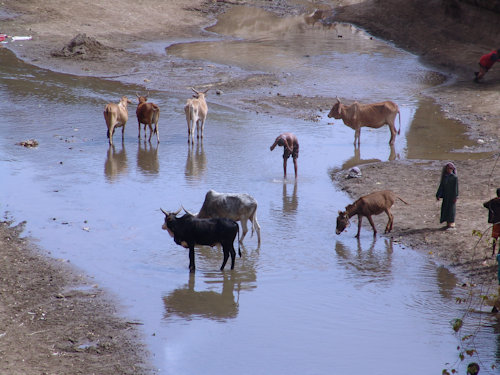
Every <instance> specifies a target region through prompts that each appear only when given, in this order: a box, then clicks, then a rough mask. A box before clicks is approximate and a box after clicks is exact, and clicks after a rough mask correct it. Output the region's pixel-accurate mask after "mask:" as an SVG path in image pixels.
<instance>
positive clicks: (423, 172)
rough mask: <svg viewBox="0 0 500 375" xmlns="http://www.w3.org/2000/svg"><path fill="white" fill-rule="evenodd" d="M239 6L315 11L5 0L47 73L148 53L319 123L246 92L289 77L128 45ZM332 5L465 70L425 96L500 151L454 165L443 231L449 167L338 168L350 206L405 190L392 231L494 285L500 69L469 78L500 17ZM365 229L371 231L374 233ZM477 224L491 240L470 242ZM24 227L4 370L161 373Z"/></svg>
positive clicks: (248, 101) (26, 51)
mask: <svg viewBox="0 0 500 375" xmlns="http://www.w3.org/2000/svg"><path fill="white" fill-rule="evenodd" d="M242 3H245V4H248V5H252V6H260V7H264V8H266V9H270V10H271V11H273V12H275V13H276V14H278V15H284V14H288V15H289V14H294V15H300V14H305V13H306V12H310V11H312V9H313V6H312V5H310V6H307V7H306V6H301V7H299V6H297V5H295V3H294V2H287V1H279V0H278V1H264V0H255V1H247V2H242V1H236V0H235V1H230V0H227V1H224V0H213V1H203V0H170V1H161V0H150V1H141V0H107V1H100V0H80V1H77V2H67V1H63V0H44V1H33V0H4V1H3V2H2V7H1V8H0V9H1V10H0V20H1V21H2V30H0V32H4V33H7V34H9V35H33V40H31V41H29V43H28V42H22V43H21V42H15V43H11V44H9V46H8V48H11V49H12V50H13V51H15V52H16V54H17V55H18V56H19V57H20V58H22V59H24V60H26V61H27V62H31V63H33V64H35V65H38V66H40V67H45V68H50V69H53V70H56V71H61V72H67V73H73V74H80V75H92V76H98V77H112V76H122V77H123V76H130V77H134V75H137V77H139V74H138V73H140V72H139V66H141V68H140V69H143V66H142V65H140V63H141V62H143V61H144V60H147V61H148V63H149V64H150V66H155V68H156V69H161V68H167V67H168V68H169V69H172V68H173V67H175V68H176V69H178V70H179V71H180V72H181V73H180V74H178V75H179V76H183V74H184V73H185V74H184V77H186V78H185V79H183V80H182V81H172V82H169V87H170V88H171V89H172V90H181V89H182V90H186V88H187V87H190V86H197V87H213V88H214V89H220V90H223V91H226V92H231V94H232V95H231V97H232V98H233V99H232V100H234V101H235V104H236V105H239V106H240V107H241V108H244V109H252V110H263V111H265V110H266V106H269V105H273V106H274V110H277V111H278V112H280V113H283V114H287V115H291V116H296V117H300V118H309V119H314V118H315V116H317V115H318V112H319V111H320V109H323V110H325V109H326V108H328V106H329V105H331V103H332V100H333V98H322V97H314V98H304V97H301V96H296V97H283V96H273V97H267V96H266V94H265V93H266V92H267V91H268V90H255V94H254V96H253V97H251V98H248V92H244V91H245V90H244V89H245V88H247V87H248V86H249V85H251V86H252V87H254V88H259V87H261V88H264V87H269V85H270V84H273V83H275V82H279V77H275V76H273V75H245V74H240V73H238V74H237V73H235V72H225V71H224V72H223V71H214V70H213V69H216V68H213V67H212V68H211V69H212V70H211V74H206V71H205V72H204V73H203V67H202V68H201V69H200V67H199V63H192V64H190V63H186V62H184V63H183V64H182V65H181V64H177V62H176V61H175V60H169V61H162V57H160V56H158V55H155V54H149V55H147V56H145V55H144V54H138V53H137V52H131V50H130V48H132V47H134V46H137V45H139V44H141V43H145V42H148V41H155V40H175V39H179V38H189V37H197V38H200V37H204V36H206V33H205V32H204V31H203V30H202V28H203V27H205V26H207V25H210V24H212V23H213V22H214V19H215V17H216V15H217V14H218V13H219V12H222V11H224V10H225V9H226V8H227V7H229V6H232V5H233V4H242ZM316 6H318V7H325V8H326V7H327V6H326V5H324V4H322V5H321V4H320V5H318V4H316ZM335 11H336V20H338V21H341V22H351V23H354V24H356V25H358V26H360V27H362V28H365V29H366V30H368V31H369V32H371V33H372V34H373V35H375V36H378V37H382V38H384V39H387V40H391V41H392V42H393V43H395V44H396V45H397V46H399V47H401V48H403V49H406V50H408V51H411V52H413V53H415V54H417V55H419V56H421V58H422V60H423V61H424V62H425V63H426V64H429V65H431V66H434V67H435V69H436V70H440V71H442V72H445V73H447V74H450V75H451V74H454V75H456V77H457V79H456V80H455V81H453V82H452V83H449V84H446V85H441V86H438V87H435V88H434V89H432V90H430V91H429V92H426V93H425V94H426V95H429V96H431V97H433V98H434V99H435V100H436V101H437V102H438V103H439V104H441V105H442V107H443V110H444V111H445V113H447V115H448V116H450V117H452V118H455V119H459V120H460V121H462V122H463V123H465V124H466V125H467V127H468V130H469V133H470V135H471V137H473V138H475V139H480V142H479V143H478V147H477V151H487V152H490V153H491V155H492V156H490V157H488V158H485V159H481V160H466V161H455V164H456V166H457V168H458V176H459V184H460V197H459V200H458V204H457V229H456V230H455V231H444V230H442V229H441V227H442V226H441V225H440V224H439V204H438V203H437V202H436V200H435V192H436V189H437V185H438V183H439V176H440V171H441V167H442V164H443V162H435V161H426V160H419V161H413V162H409V161H389V162H380V163H374V164H368V165H363V166H361V170H362V174H363V177H362V178H360V179H346V178H345V175H346V172H345V171H340V172H335V173H333V172H332V178H334V179H335V181H336V182H337V183H338V186H339V187H340V188H341V189H343V190H345V191H347V192H348V193H349V194H350V195H351V196H352V198H353V200H354V199H356V198H358V197H359V196H361V195H364V194H366V193H369V192H372V191H375V190H381V189H391V190H393V191H395V192H396V193H397V194H398V195H399V196H401V197H402V198H403V199H404V200H406V201H407V202H408V203H410V206H406V205H404V204H402V203H397V204H396V205H395V207H394V209H393V213H394V215H395V224H394V229H393V232H392V234H391V236H392V237H393V238H394V239H395V240H396V241H399V242H401V243H402V244H404V245H406V246H410V247H412V248H415V249H421V250H422V251H425V252H426V253H428V255H429V256H431V257H433V258H435V259H436V261H438V262H443V263H445V264H448V265H449V266H450V267H452V269H455V270H456V271H457V272H460V274H462V275H463V277H464V280H470V281H472V282H475V283H483V284H486V285H488V286H491V287H493V289H495V288H494V287H495V286H496V284H497V280H496V262H495V261H494V260H493V259H492V258H491V256H490V255H491V250H490V244H488V243H487V240H488V238H489V233H490V232H489V231H490V229H489V227H488V224H487V220H486V218H487V212H486V210H485V209H484V208H483V207H482V202H484V201H486V200H488V199H490V198H492V197H493V195H494V191H495V189H496V188H497V187H500V172H499V170H500V165H499V161H498V159H499V156H500V153H499V147H498V144H499V143H498V141H499V138H500V131H499V123H500V106H499V105H498V103H499V101H500V90H499V88H500V66H495V67H494V68H493V69H492V70H491V72H489V73H488V74H487V75H486V79H485V82H484V83H481V84H474V83H473V82H472V78H473V75H472V72H473V71H474V70H476V67H477V61H478V59H479V57H480V56H481V55H482V54H483V53H485V52H488V51H490V50H491V49H493V48H498V47H500V46H498V45H496V44H495V43H497V42H498V41H497V40H496V37H497V36H498V35H499V34H500V23H499V22H497V21H498V17H500V15H498V14H495V13H492V12H489V11H486V10H479V9H478V8H475V7H473V6H469V5H466V4H463V3H460V2H457V1H454V0H443V1H441V0H429V1H427V2H425V6H422V2H421V1H418V0H386V1H383V2H382V1H378V0H371V1H360V0H339V2H338V6H337V7H336V9H335ZM81 33H85V34H86V35H87V37H89V38H93V39H85V43H84V45H83V47H80V48H79V49H78V48H77V49H74V50H72V49H68V48H66V49H65V47H68V43H69V42H70V40H71V39H72V38H73V37H75V36H76V35H78V34H81ZM61 56H64V57H61ZM176 64H177V65H176ZM200 71H201V72H202V73H203V74H202V73H197V72H200ZM141 77H142V75H141ZM187 77H189V78H187ZM137 79H139V78H137ZM141 79H142V78H141ZM148 82H150V83H146V82H144V85H145V86H146V88H147V86H148V85H153V84H154V83H155V82H154V80H153V82H151V80H148ZM348 99H349V98H348ZM305 102H307V105H305V104H304V103H305ZM263 103H266V104H263ZM339 209H340V208H339ZM385 221H386V218H385V217H384V216H383V215H381V216H378V217H376V219H375V222H376V225H377V226H378V227H379V228H380V229H379V233H380V232H381V231H382V228H383V226H384V225H385ZM353 222H355V220H353ZM353 224H354V223H353ZM365 224H366V225H365V226H364V228H363V230H370V228H369V227H368V224H367V223H365ZM473 230H478V231H480V232H482V233H483V234H484V236H483V237H482V238H480V237H478V236H473V235H472V232H473ZM18 234H19V228H11V227H9V223H3V225H1V226H0V255H1V257H0V267H1V268H0V274H1V275H2V276H1V278H2V283H1V285H0V287H1V289H0V321H2V322H7V323H5V324H4V325H3V326H2V327H0V343H1V344H2V345H0V355H1V359H0V368H1V369H2V370H6V371H7V370H8V372H9V373H12V374H43V373H47V374H49V373H50V374H53V373H68V369H72V370H71V371H70V372H71V373H75V374H79V373H82V374H83V373H85V374H87V373H94V372H95V373H99V374H116V373H120V374H129V373H130V374H146V373H151V372H154V370H153V369H151V367H150V366H148V362H147V353H146V352H145V351H144V348H143V347H142V346H141V345H137V344H135V342H140V341H141V340H140V337H138V335H137V332H136V330H135V329H134V324H133V323H131V322H126V321H123V319H121V318H119V315H117V314H116V311H115V308H114V307H113V301H111V300H110V299H109V296H105V293H104V292H103V291H101V290H99V289H98V288H94V287H92V285H91V284H89V282H88V281H86V280H85V278H84V277H83V276H81V275H79V274H78V272H77V271H75V270H71V269H70V268H69V267H67V265H62V264H58V263H57V262H56V261H53V260H51V259H50V258H47V257H46V256H45V254H43V253H42V252H40V251H39V250H37V249H34V248H33V246H32V245H31V244H30V242H29V241H27V240H23V239H20V238H19V237H18ZM342 235H350V234H342ZM28 276H29V277H28ZM468 278H470V279H468Z"/></svg>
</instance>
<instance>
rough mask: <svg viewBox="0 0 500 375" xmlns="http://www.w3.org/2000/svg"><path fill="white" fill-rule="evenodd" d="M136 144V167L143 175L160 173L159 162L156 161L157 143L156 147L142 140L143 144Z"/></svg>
mask: <svg viewBox="0 0 500 375" xmlns="http://www.w3.org/2000/svg"><path fill="white" fill-rule="evenodd" d="M138 144H139V147H138V149H137V167H138V168H139V170H140V171H142V172H144V174H149V175H151V174H158V172H159V171H160V162H159V161H158V147H159V145H160V144H159V143H157V144H156V146H153V145H152V144H151V142H147V141H146V140H144V143H141V141H139V142H138Z"/></svg>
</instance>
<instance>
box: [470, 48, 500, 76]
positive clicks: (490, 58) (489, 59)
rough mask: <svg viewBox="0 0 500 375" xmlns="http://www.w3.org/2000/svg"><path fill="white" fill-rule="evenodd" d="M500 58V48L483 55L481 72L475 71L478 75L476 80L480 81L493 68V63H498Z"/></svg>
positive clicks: (480, 63) (480, 60) (480, 64)
mask: <svg viewBox="0 0 500 375" xmlns="http://www.w3.org/2000/svg"><path fill="white" fill-rule="evenodd" d="M498 59H500V49H496V50H493V51H491V52H490V53H487V54H486V55H483V56H481V58H480V59H479V72H474V74H475V75H476V78H474V82H476V83H477V82H479V80H480V79H482V78H483V77H484V75H485V74H486V73H487V72H488V70H490V69H491V67H492V66H493V64H494V63H496V62H497V61H498Z"/></svg>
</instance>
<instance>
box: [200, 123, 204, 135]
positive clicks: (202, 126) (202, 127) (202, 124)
mask: <svg viewBox="0 0 500 375" xmlns="http://www.w3.org/2000/svg"><path fill="white" fill-rule="evenodd" d="M200 126H201V138H203V130H204V129H205V120H201V121H200Z"/></svg>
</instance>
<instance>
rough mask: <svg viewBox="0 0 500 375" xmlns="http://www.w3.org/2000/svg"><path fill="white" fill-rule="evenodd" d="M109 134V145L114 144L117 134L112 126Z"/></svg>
mask: <svg viewBox="0 0 500 375" xmlns="http://www.w3.org/2000/svg"><path fill="white" fill-rule="evenodd" d="M108 133H109V144H110V145H112V144H113V135H114V134H115V126H114V125H111V128H110V129H109V130H108Z"/></svg>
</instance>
